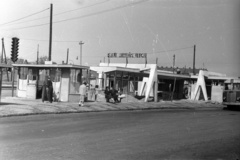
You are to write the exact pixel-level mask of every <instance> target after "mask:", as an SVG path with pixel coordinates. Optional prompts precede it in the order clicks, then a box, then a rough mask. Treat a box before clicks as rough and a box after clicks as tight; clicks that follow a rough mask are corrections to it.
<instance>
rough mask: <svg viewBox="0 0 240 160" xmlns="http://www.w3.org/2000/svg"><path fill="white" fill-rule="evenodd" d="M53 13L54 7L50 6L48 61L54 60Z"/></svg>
mask: <svg viewBox="0 0 240 160" xmlns="http://www.w3.org/2000/svg"><path fill="white" fill-rule="evenodd" d="M52 12H53V5H52V3H51V4H50V28H49V53H48V60H49V61H51V60H52Z"/></svg>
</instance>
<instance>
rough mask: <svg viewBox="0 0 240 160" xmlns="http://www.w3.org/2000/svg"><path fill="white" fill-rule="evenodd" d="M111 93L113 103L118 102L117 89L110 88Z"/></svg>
mask: <svg viewBox="0 0 240 160" xmlns="http://www.w3.org/2000/svg"><path fill="white" fill-rule="evenodd" d="M111 95H112V98H113V100H114V102H115V103H116V102H119V101H118V91H117V90H116V89H115V88H114V87H112V89H111Z"/></svg>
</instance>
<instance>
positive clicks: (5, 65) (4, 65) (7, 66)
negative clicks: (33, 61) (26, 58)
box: [0, 64, 12, 68]
mask: <svg viewBox="0 0 240 160" xmlns="http://www.w3.org/2000/svg"><path fill="white" fill-rule="evenodd" d="M0 68H12V66H11V65H9V64H0Z"/></svg>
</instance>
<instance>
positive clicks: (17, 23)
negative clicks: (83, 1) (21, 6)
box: [8, 0, 110, 25]
mask: <svg viewBox="0 0 240 160" xmlns="http://www.w3.org/2000/svg"><path fill="white" fill-rule="evenodd" d="M108 1H110V0H106V1H103V2H99V3H95V4H92V5H89V6H85V7H80V8H77V9H73V10H69V11H65V12H61V13H57V14H54V15H53V16H58V15H61V14H65V13H69V12H73V11H77V10H80V9H85V8H89V7H93V6H96V5H99V4H102V3H106V2H108ZM46 18H49V16H45V17H40V18H36V19H33V20H28V21H23V22H18V23H12V24H8V25H15V24H21V23H27V22H32V21H36V20H40V19H46Z"/></svg>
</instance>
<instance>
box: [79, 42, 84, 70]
mask: <svg viewBox="0 0 240 160" xmlns="http://www.w3.org/2000/svg"><path fill="white" fill-rule="evenodd" d="M83 44H84V43H83V42H82V41H80V42H79V45H80V65H82V45H83Z"/></svg>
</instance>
